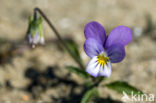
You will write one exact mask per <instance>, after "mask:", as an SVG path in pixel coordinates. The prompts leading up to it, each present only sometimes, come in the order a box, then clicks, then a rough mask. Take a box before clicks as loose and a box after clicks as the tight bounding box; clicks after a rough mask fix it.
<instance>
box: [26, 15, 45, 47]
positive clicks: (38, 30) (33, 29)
mask: <svg viewBox="0 0 156 103" xmlns="http://www.w3.org/2000/svg"><path fill="white" fill-rule="evenodd" d="M26 41H28V43H29V44H30V45H31V46H32V47H33V48H34V47H35V46H36V45H37V44H44V37H43V30H42V18H41V17H39V18H36V19H34V18H33V17H32V16H31V17H30V18H29V27H28V31H27V34H26Z"/></svg>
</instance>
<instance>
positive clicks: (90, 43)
mask: <svg viewBox="0 0 156 103" xmlns="http://www.w3.org/2000/svg"><path fill="white" fill-rule="evenodd" d="M84 51H85V52H86V54H87V55H88V56H89V57H91V58H92V57H94V56H97V55H98V54H100V53H101V52H102V51H104V48H103V46H102V45H101V44H100V43H99V42H98V41H97V40H95V39H93V38H88V39H87V40H86V41H85V43H84Z"/></svg>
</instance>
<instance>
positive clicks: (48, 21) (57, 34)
mask: <svg viewBox="0 0 156 103" xmlns="http://www.w3.org/2000/svg"><path fill="white" fill-rule="evenodd" d="M37 12H38V13H39V14H40V15H41V16H42V17H43V18H44V20H45V21H46V22H47V24H48V25H49V27H50V28H51V30H52V31H53V32H54V33H55V35H56V37H57V38H58V40H59V41H60V42H61V44H62V46H64V48H65V49H66V50H67V51H68V53H69V54H70V55H71V57H72V58H73V59H74V60H75V62H77V63H78V65H79V67H80V68H82V69H84V66H83V64H82V62H80V61H79V59H78V58H77V57H76V56H75V55H74V54H73V52H72V51H71V50H70V49H69V47H68V46H67V45H66V43H65V42H64V40H63V39H62V38H61V36H60V33H59V32H58V31H57V30H56V28H55V27H54V25H53V24H52V23H51V21H50V20H49V19H48V18H47V16H46V15H45V14H44V13H43V12H42V10H41V9H40V8H35V9H34V15H37V14H36V13H37Z"/></svg>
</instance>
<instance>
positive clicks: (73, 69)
mask: <svg viewBox="0 0 156 103" xmlns="http://www.w3.org/2000/svg"><path fill="white" fill-rule="evenodd" d="M66 68H67V69H68V70H69V71H71V72H73V73H75V74H77V75H79V76H80V77H82V78H88V77H89V74H88V73H87V72H85V71H84V70H82V69H80V68H77V67H73V66H67V67H66Z"/></svg>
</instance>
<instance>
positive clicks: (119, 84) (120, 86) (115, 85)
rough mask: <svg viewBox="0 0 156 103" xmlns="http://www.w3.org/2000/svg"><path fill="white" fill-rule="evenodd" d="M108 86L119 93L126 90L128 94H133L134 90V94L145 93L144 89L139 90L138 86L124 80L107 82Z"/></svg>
mask: <svg viewBox="0 0 156 103" xmlns="http://www.w3.org/2000/svg"><path fill="white" fill-rule="evenodd" d="M106 87H108V88H110V89H112V90H114V91H116V92H118V93H123V91H124V92H125V93H126V94H128V95H131V93H132V92H133V94H143V92H142V91H140V90H138V89H137V88H135V87H133V86H131V85H130V84H128V83H127V82H124V81H115V82H112V83H109V84H106Z"/></svg>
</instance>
